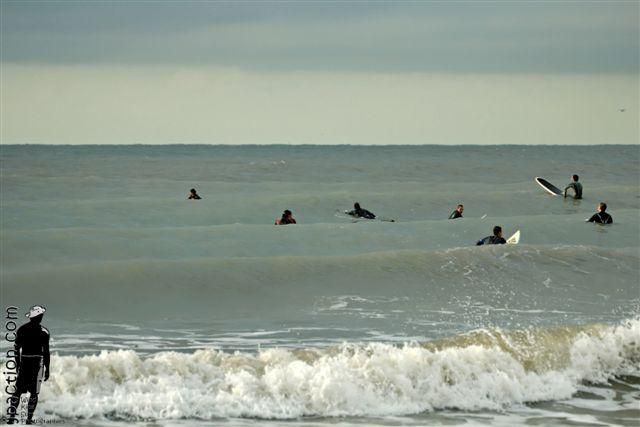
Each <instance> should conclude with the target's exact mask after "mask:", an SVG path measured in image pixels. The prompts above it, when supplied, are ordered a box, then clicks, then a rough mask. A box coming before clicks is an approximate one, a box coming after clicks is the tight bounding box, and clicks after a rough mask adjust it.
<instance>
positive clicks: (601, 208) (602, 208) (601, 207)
mask: <svg viewBox="0 0 640 427" xmlns="http://www.w3.org/2000/svg"><path fill="white" fill-rule="evenodd" d="M606 210H607V204H606V203H605V202H600V203H598V212H604V211H606Z"/></svg>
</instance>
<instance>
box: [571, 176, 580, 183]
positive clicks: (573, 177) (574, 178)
mask: <svg viewBox="0 0 640 427" xmlns="http://www.w3.org/2000/svg"><path fill="white" fill-rule="evenodd" d="M571 178H572V179H573V182H578V180H579V179H580V177H579V176H578V175H573V176H572V177H571Z"/></svg>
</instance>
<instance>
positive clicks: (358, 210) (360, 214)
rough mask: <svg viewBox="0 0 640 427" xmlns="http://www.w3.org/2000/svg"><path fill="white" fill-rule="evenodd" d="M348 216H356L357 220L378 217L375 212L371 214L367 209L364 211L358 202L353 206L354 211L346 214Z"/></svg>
mask: <svg viewBox="0 0 640 427" xmlns="http://www.w3.org/2000/svg"><path fill="white" fill-rule="evenodd" d="M345 213H346V214H347V215H351V216H355V217H356V218H366V219H376V216H375V215H374V214H373V212H369V211H368V210H366V209H362V208H361V207H360V203H358V202H356V203H355V204H354V205H353V210H352V211H348V212H345Z"/></svg>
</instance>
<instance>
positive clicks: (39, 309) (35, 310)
mask: <svg viewBox="0 0 640 427" xmlns="http://www.w3.org/2000/svg"><path fill="white" fill-rule="evenodd" d="M45 311H47V309H46V308H44V307H43V306H41V305H34V306H33V307H31V308H30V309H29V312H28V313H27V314H25V316H27V317H28V318H29V319H31V318H32V317H36V316H40V315H41V314H44V312H45Z"/></svg>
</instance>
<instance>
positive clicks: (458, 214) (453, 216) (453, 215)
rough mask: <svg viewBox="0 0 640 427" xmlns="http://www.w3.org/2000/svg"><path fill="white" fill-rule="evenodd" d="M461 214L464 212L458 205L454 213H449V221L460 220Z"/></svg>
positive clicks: (462, 207)
mask: <svg viewBox="0 0 640 427" xmlns="http://www.w3.org/2000/svg"><path fill="white" fill-rule="evenodd" d="M462 212H464V206H462V205H458V207H457V208H456V210H455V211H453V212H451V215H449V219H456V218H462Z"/></svg>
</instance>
